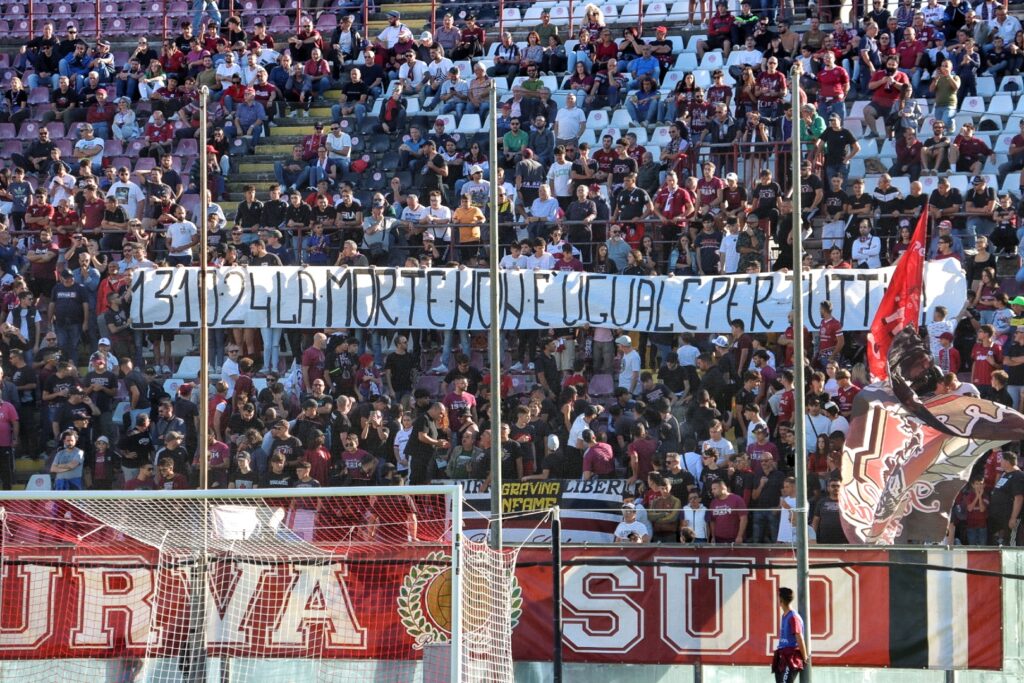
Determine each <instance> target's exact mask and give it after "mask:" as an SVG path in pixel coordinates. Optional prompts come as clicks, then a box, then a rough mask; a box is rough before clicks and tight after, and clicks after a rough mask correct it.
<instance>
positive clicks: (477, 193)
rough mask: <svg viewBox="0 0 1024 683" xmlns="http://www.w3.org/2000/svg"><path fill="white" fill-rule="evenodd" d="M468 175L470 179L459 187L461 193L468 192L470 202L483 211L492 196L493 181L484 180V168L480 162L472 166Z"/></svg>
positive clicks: (468, 170)
mask: <svg viewBox="0 0 1024 683" xmlns="http://www.w3.org/2000/svg"><path fill="white" fill-rule="evenodd" d="M466 175H467V176H468V177H469V180H467V181H466V182H464V183H463V184H462V187H461V188H460V189H459V195H464V194H468V195H469V200H470V204H472V205H473V206H475V207H476V208H478V209H480V210H481V211H486V210H487V208H486V207H487V202H488V201H490V198H491V182H490V181H489V180H484V169H483V167H481V166H480V165H479V164H473V165H472V166H470V167H469V168H468V169H467V171H466Z"/></svg>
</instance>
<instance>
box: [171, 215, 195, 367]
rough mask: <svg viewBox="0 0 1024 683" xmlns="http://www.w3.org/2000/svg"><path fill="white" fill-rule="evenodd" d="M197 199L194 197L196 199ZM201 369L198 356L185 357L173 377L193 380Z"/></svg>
mask: <svg viewBox="0 0 1024 683" xmlns="http://www.w3.org/2000/svg"><path fill="white" fill-rule="evenodd" d="M198 198H199V197H198V196H196V199H198ZM201 367H202V361H201V359H200V358H199V356H185V357H184V358H182V359H181V363H179V364H178V369H177V370H176V371H175V373H174V375H173V376H174V377H175V378H177V379H180V380H193V379H195V378H196V377H198V376H199V369H200V368H201Z"/></svg>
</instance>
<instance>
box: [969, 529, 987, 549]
mask: <svg viewBox="0 0 1024 683" xmlns="http://www.w3.org/2000/svg"><path fill="white" fill-rule="evenodd" d="M967 545H988V529H986V528H985V527H981V528H980V529H967Z"/></svg>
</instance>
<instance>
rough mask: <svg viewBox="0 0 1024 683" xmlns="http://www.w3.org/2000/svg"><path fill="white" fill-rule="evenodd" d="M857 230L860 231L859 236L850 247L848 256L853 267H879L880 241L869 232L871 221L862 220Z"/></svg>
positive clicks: (880, 260) (880, 265)
mask: <svg viewBox="0 0 1024 683" xmlns="http://www.w3.org/2000/svg"><path fill="white" fill-rule="evenodd" d="M857 230H858V231H859V232H860V237H858V238H857V240H856V241H855V242H854V243H853V245H852V247H851V248H850V258H851V260H852V261H853V265H854V267H855V268H881V267H882V259H881V255H882V241H881V240H880V239H878V238H877V237H875V236H874V235H872V234H871V223H869V222H868V221H866V220H863V221H861V222H860V226H858V228H857Z"/></svg>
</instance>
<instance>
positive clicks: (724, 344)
mask: <svg viewBox="0 0 1024 683" xmlns="http://www.w3.org/2000/svg"><path fill="white" fill-rule="evenodd" d="M711 344H712V345H714V346H717V347H718V348H720V349H725V348H728V347H729V340H728V339H726V338H725V336H724V335H721V334H720V335H718V336H717V337H715V338H714V339H712V340H711Z"/></svg>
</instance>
